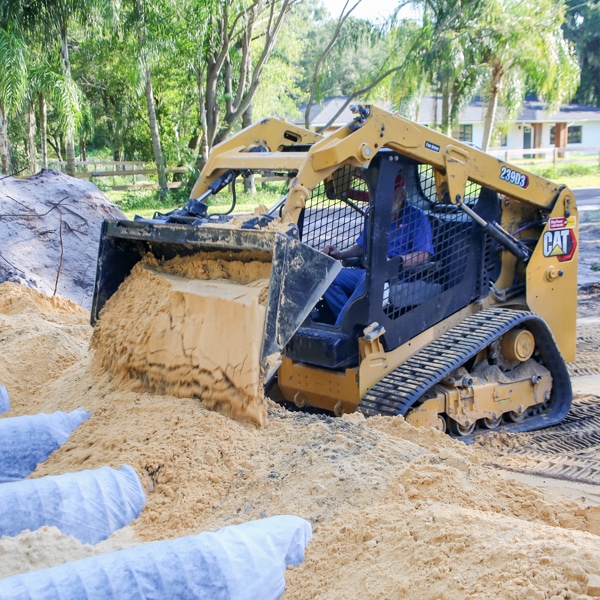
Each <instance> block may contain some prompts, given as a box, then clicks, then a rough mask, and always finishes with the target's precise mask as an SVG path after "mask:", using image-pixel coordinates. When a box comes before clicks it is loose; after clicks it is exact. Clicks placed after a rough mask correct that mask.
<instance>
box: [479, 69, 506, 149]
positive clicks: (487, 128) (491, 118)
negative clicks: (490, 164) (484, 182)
mask: <svg viewBox="0 0 600 600" xmlns="http://www.w3.org/2000/svg"><path fill="white" fill-rule="evenodd" d="M502 76H503V71H502V67H501V66H500V65H496V66H494V68H493V69H492V84H491V85H490V99H489V101H488V106H487V111H486V113H485V122H484V125H483V140H482V142H481V149H482V150H483V151H484V152H487V149H488V148H489V147H490V143H491V141H492V132H493V131H494V123H495V121H496V112H497V110H498V96H499V95H500V89H501V87H502Z"/></svg>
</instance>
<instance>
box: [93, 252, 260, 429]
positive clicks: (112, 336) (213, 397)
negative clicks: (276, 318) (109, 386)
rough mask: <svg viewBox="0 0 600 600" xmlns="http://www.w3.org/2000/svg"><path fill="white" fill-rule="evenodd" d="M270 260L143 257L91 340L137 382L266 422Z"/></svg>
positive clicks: (123, 376)
mask: <svg viewBox="0 0 600 600" xmlns="http://www.w3.org/2000/svg"><path fill="white" fill-rule="evenodd" d="M269 270H270V264H268V263H262V262H260V261H251V262H247V263H244V264H242V263H241V262H240V261H239V260H237V261H226V260H222V259H214V258H212V259H208V258H206V256H205V255H204V254H202V255H201V256H200V257H187V258H183V259H182V258H176V259H173V260H171V261H167V262H165V263H163V264H159V263H158V262H157V261H156V260H155V259H154V258H153V257H151V256H150V257H146V259H145V260H143V261H140V262H139V263H137V264H136V265H135V266H134V268H133V270H132V272H131V274H130V275H129V277H128V278H127V279H126V280H125V281H124V282H123V283H122V284H121V286H120V287H119V289H118V290H117V292H116V293H115V294H114V295H113V296H112V297H111V298H110V299H109V300H108V302H107V304H106V306H105V307H104V308H103V309H102V311H101V314H100V320H99V322H98V325H97V327H96V328H95V332H94V338H93V342H92V348H93V349H94V352H95V358H96V359H97V361H98V363H99V365H100V366H101V368H102V369H105V370H107V371H108V372H109V373H111V374H112V375H113V377H115V379H117V380H119V381H120V382H121V383H123V384H124V385H126V386H127V387H129V388H131V389H133V390H138V391H139V390H149V391H152V392H154V393H157V394H169V395H173V396H178V397H187V398H199V399H201V400H202V402H203V404H204V405H205V406H207V407H209V408H215V409H217V410H219V411H220V412H221V413H223V414H226V415H228V416H231V417H234V418H238V419H241V418H244V419H249V420H251V421H254V422H256V423H258V424H260V425H264V424H266V402H265V400H264V397H263V392H262V386H261V385H260V381H261V370H260V353H261V346H262V344H261V343H262V337H263V330H264V325H265V301H266V296H267V290H268V284H269Z"/></svg>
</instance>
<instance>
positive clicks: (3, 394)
mask: <svg viewBox="0 0 600 600" xmlns="http://www.w3.org/2000/svg"><path fill="white" fill-rule="evenodd" d="M9 408H10V400H9V399H8V392H7V391H6V388H5V387H4V386H3V385H0V414H2V413H5V412H7V411H8V409H9Z"/></svg>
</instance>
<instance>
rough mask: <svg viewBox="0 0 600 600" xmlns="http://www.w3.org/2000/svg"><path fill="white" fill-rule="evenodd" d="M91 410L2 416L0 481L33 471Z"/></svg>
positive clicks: (0, 429) (63, 441) (86, 417)
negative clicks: (4, 417) (5, 417)
mask: <svg viewBox="0 0 600 600" xmlns="http://www.w3.org/2000/svg"><path fill="white" fill-rule="evenodd" d="M90 416H91V413H87V412H85V411H84V410H83V409H82V408H79V409H77V410H74V411H73V412H70V413H65V412H55V413H52V414H49V415H47V414H44V413H40V414H37V415H23V416H21V417H10V418H7V419H0V483H5V482H7V481H18V480H19V479H23V478H24V477H27V475H29V474H30V473H33V471H34V470H35V468H36V466H37V465H38V463H41V462H44V461H45V460H46V459H47V458H48V457H49V456H50V455H51V454H52V453H53V452H54V451H55V450H57V449H58V448H60V447H61V446H62V444H64V443H65V442H66V441H67V440H68V439H69V436H70V435H71V433H72V431H73V430H74V429H76V428H77V427H78V426H79V425H80V424H81V423H82V422H83V421H85V420H86V419H88V418H89V417H90Z"/></svg>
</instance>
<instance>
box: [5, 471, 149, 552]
mask: <svg viewBox="0 0 600 600" xmlns="http://www.w3.org/2000/svg"><path fill="white" fill-rule="evenodd" d="M145 503H146V495H145V493H144V490H143V488H142V484H141V482H140V479H139V477H138V475H137V473H136V472H135V471H134V470H133V468H132V467H130V466H128V465H123V466H122V467H120V468H119V469H112V468H110V467H102V468H100V469H95V470H93V471H91V470H86V471H80V472H78V473H65V474H63V475H56V476H47V477H40V478H39V479H24V480H22V481H15V482H12V483H4V484H2V485H0V536H3V535H7V536H15V535H18V534H19V533H21V532H22V531H25V530H26V529H29V530H30V531H35V530H36V529H39V528H40V527H42V526H44V525H48V526H52V525H54V526H56V527H58V528H59V529H60V530H61V531H62V532H63V533H64V534H66V535H71V536H73V537H75V538H77V539H78V540H80V541H81V542H83V543H84V544H96V543H98V542H100V541H102V540H104V539H106V538H107V537H108V536H109V535H110V534H111V533H113V531H116V530H117V529H120V528H121V527H124V526H125V525H128V524H129V523H131V521H133V519H135V518H136V517H137V516H138V515H139V514H140V512H141V511H142V508H143V507H144V504H145Z"/></svg>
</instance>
